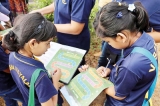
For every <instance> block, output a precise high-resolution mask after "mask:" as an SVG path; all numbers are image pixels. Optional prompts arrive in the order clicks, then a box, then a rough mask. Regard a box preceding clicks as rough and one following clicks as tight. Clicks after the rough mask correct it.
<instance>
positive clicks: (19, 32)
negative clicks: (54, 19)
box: [3, 13, 57, 51]
mask: <svg viewBox="0 0 160 106" xmlns="http://www.w3.org/2000/svg"><path fill="white" fill-rule="evenodd" d="M56 33H57V30H56V27H55V26H54V24H53V23H51V22H49V21H47V20H46V19H45V18H44V17H43V16H42V15H41V14H40V13H33V14H26V15H20V16H18V17H17V18H16V19H15V22H14V27H13V29H12V30H11V31H10V32H9V33H8V34H6V35H5V36H4V40H3V44H5V47H6V48H7V49H9V50H10V51H18V50H19V49H22V48H23V47H24V45H25V43H27V42H28V41H29V40H31V39H36V40H37V42H41V41H47V40H49V39H50V38H53V37H54V36H55V35H56Z"/></svg>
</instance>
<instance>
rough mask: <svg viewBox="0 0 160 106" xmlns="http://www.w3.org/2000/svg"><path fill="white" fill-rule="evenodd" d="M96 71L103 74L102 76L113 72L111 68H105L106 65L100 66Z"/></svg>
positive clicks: (100, 74)
mask: <svg viewBox="0 0 160 106" xmlns="http://www.w3.org/2000/svg"><path fill="white" fill-rule="evenodd" d="M96 71H97V73H98V75H99V76H101V77H106V76H107V75H109V74H110V72H111V70H110V69H109V68H105V67H102V66H101V67H99V68H98V69H97V70H96Z"/></svg>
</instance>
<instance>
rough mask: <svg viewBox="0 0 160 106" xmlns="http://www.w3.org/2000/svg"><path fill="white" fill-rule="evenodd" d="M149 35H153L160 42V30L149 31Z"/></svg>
mask: <svg viewBox="0 0 160 106" xmlns="http://www.w3.org/2000/svg"><path fill="white" fill-rule="evenodd" d="M148 34H149V35H151V36H152V37H153V39H154V40H155V42H156V43H159V42H160V37H159V36H160V32H158V31H155V30H153V31H152V32H149V33H148Z"/></svg>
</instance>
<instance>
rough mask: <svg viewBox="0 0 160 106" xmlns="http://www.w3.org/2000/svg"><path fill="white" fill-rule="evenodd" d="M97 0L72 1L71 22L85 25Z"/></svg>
mask: <svg viewBox="0 0 160 106" xmlns="http://www.w3.org/2000/svg"><path fill="white" fill-rule="evenodd" d="M94 3H95V0H72V4H71V5H72V10H71V20H74V21H76V22H79V23H85V22H87V21H88V19H89V15H90V12H91V9H92V8H93V6H94Z"/></svg>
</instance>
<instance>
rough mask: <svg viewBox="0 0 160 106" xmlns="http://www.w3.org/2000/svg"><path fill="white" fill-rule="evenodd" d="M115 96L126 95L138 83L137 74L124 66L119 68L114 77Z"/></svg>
mask: <svg viewBox="0 0 160 106" xmlns="http://www.w3.org/2000/svg"><path fill="white" fill-rule="evenodd" d="M115 78H116V79H115V91H116V96H118V97H124V96H127V95H128V94H129V93H130V92H131V90H132V89H133V88H134V87H135V85H136V84H137V83H138V79H139V78H138V76H137V75H135V74H134V73H133V72H131V71H129V70H127V69H126V68H120V69H119V73H118V76H117V77H115Z"/></svg>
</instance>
